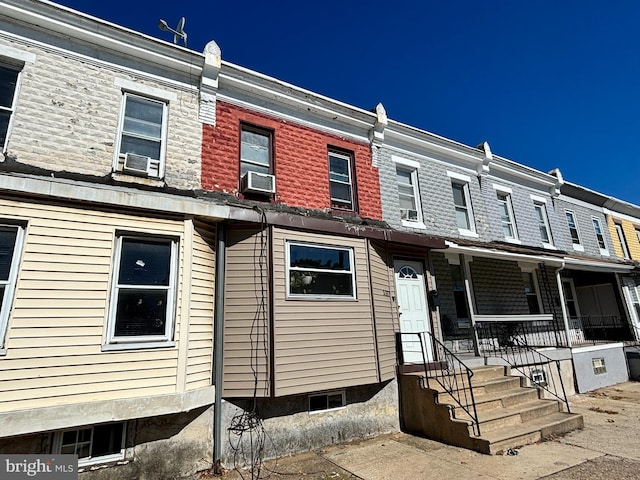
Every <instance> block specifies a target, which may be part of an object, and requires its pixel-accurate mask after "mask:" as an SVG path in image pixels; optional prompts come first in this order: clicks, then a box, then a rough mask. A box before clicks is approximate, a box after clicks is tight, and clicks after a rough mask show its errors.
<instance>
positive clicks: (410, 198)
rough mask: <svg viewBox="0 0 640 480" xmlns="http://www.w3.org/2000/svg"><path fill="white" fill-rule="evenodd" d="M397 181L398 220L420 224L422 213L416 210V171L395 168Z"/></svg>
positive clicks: (418, 209) (417, 200)
mask: <svg viewBox="0 0 640 480" xmlns="http://www.w3.org/2000/svg"><path fill="white" fill-rule="evenodd" d="M396 179H397V181H398V202H399V204H400V218H401V219H402V220H405V221H407V222H421V221H422V212H421V209H420V208H418V206H419V205H418V202H419V196H418V172H417V170H416V169H408V168H401V167H399V166H396Z"/></svg>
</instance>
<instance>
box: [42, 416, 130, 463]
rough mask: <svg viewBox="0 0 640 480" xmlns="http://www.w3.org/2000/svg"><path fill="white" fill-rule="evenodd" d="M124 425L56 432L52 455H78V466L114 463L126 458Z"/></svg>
mask: <svg viewBox="0 0 640 480" xmlns="http://www.w3.org/2000/svg"><path fill="white" fill-rule="evenodd" d="M124 448H125V427H124V423H109V424H105V425H95V426H93V427H83V428H78V429H75V430H67V431H64V432H56V434H55V435H54V437H53V444H52V449H51V450H52V453H54V454H63V455H77V456H78V466H80V467H83V466H86V465H92V464H96V463H104V462H113V461H116V460H121V459H122V458H124Z"/></svg>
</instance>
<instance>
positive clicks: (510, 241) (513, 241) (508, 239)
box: [504, 238, 522, 245]
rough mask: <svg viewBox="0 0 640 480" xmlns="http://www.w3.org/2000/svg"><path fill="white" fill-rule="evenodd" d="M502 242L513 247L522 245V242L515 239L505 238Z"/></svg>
mask: <svg viewBox="0 0 640 480" xmlns="http://www.w3.org/2000/svg"><path fill="white" fill-rule="evenodd" d="M504 241H505V242H508V243H513V244H514V245H522V241H521V240H518V239H517V238H505V239H504Z"/></svg>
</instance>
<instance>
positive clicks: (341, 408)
mask: <svg viewBox="0 0 640 480" xmlns="http://www.w3.org/2000/svg"><path fill="white" fill-rule="evenodd" d="M346 408H347V407H346V405H345V406H343V407H334V408H327V409H325V410H310V411H309V415H319V414H322V413H331V412H336V411H338V410H344V409H346Z"/></svg>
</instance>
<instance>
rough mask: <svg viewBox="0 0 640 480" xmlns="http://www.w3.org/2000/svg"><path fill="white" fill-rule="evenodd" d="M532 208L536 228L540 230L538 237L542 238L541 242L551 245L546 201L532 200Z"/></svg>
mask: <svg viewBox="0 0 640 480" xmlns="http://www.w3.org/2000/svg"><path fill="white" fill-rule="evenodd" d="M533 209H534V211H535V213H536V220H537V222H538V230H539V231H540V238H542V243H543V244H544V245H548V246H551V245H553V240H552V239H551V228H550V227H549V217H548V215H547V205H546V203H544V202H536V201H534V202H533Z"/></svg>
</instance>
